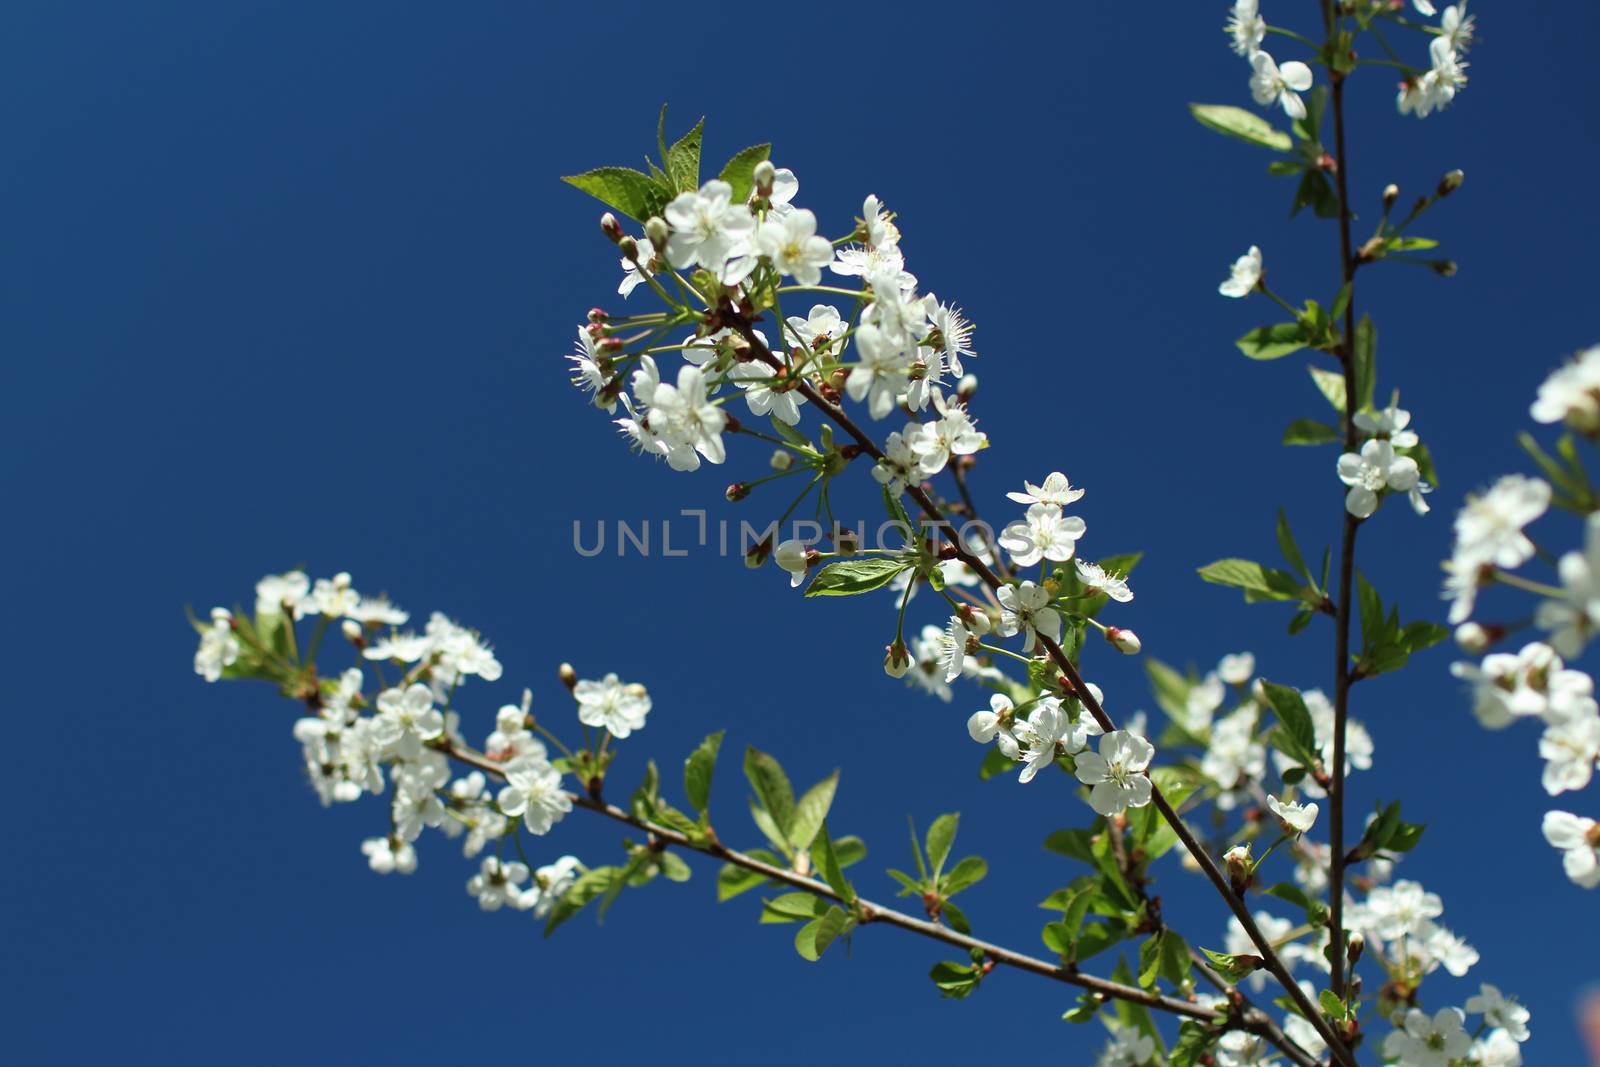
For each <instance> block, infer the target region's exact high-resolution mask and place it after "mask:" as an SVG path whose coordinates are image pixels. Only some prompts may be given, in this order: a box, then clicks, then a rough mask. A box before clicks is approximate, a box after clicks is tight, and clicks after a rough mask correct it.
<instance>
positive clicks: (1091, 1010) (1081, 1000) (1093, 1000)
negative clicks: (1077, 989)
mask: <svg viewBox="0 0 1600 1067" xmlns="http://www.w3.org/2000/svg"><path fill="white" fill-rule="evenodd" d="M1103 1003H1105V1001H1104V999H1102V998H1101V997H1098V996H1096V995H1095V994H1093V993H1082V994H1080V995H1079V996H1078V1006H1077V1007H1076V1008H1073V1009H1071V1010H1070V1011H1068V1012H1067V1013H1066V1014H1065V1015H1063V1016H1061V1018H1062V1019H1064V1020H1066V1021H1067V1022H1069V1023H1086V1022H1088V1021H1089V1020H1090V1019H1093V1018H1094V1017H1095V1013H1096V1012H1098V1011H1099V1010H1100V1005H1101V1004H1103Z"/></svg>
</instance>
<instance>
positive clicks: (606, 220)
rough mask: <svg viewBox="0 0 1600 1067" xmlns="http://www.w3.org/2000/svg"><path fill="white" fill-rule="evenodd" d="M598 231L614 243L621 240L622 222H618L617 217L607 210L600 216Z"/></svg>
mask: <svg viewBox="0 0 1600 1067" xmlns="http://www.w3.org/2000/svg"><path fill="white" fill-rule="evenodd" d="M600 232H601V233H603V234H605V235H606V236H607V237H608V238H610V239H611V243H612V244H616V243H617V242H618V241H620V240H622V223H620V222H618V221H617V217H616V216H615V215H613V214H612V213H611V212H609V211H608V212H606V213H605V214H604V215H601V216H600Z"/></svg>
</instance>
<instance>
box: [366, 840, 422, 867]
mask: <svg viewBox="0 0 1600 1067" xmlns="http://www.w3.org/2000/svg"><path fill="white" fill-rule="evenodd" d="M361 851H362V853H363V854H365V856H366V857H367V866H368V867H371V868H372V869H373V870H374V871H377V872H378V873H379V874H394V873H396V872H398V873H400V874H410V873H411V872H412V871H415V870H416V869H417V850H416V849H414V848H412V847H411V844H410V842H407V841H402V840H400V839H399V838H397V837H369V838H367V839H366V840H365V841H363V842H361Z"/></svg>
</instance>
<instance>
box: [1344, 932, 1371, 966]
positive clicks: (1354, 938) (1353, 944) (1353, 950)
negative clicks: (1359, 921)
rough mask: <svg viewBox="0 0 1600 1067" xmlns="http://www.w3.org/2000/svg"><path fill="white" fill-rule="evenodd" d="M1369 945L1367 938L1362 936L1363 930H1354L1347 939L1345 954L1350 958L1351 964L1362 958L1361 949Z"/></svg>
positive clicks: (1353, 964)
mask: <svg viewBox="0 0 1600 1067" xmlns="http://www.w3.org/2000/svg"><path fill="white" fill-rule="evenodd" d="M1366 947H1367V939H1366V938H1364V937H1362V936H1361V931H1359V930H1352V931H1351V932H1350V936H1349V937H1348V938H1347V939H1346V940H1345V955H1346V956H1347V957H1348V958H1349V960H1350V966H1352V967H1354V966H1355V965H1356V960H1359V959H1360V958H1361V950H1362V949H1364V948H1366Z"/></svg>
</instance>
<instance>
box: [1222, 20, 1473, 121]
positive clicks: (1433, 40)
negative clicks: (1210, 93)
mask: <svg viewBox="0 0 1600 1067" xmlns="http://www.w3.org/2000/svg"><path fill="white" fill-rule="evenodd" d="M1413 2H1414V4H1415V6H1416V9H1417V11H1418V13H1420V14H1422V15H1425V16H1427V17H1429V18H1431V17H1433V16H1434V15H1435V14H1438V12H1437V10H1436V9H1435V7H1434V5H1433V4H1432V3H1430V2H1428V0H1413ZM1345 6H1347V7H1350V8H1353V9H1366V10H1358V12H1357V13H1358V14H1361V15H1363V16H1364V17H1365V18H1367V19H1369V20H1370V19H1375V18H1380V17H1381V18H1386V19H1388V20H1391V21H1393V22H1395V23H1396V24H1398V25H1402V26H1408V27H1411V28H1413V29H1417V30H1419V31H1421V32H1422V33H1423V34H1424V35H1425V36H1427V37H1428V39H1429V40H1428V65H1427V66H1426V67H1413V66H1410V65H1409V64H1406V63H1404V62H1402V61H1401V60H1399V59H1398V58H1397V57H1391V58H1390V59H1389V60H1387V61H1386V62H1387V63H1389V64H1392V65H1393V66H1396V67H1398V68H1400V70H1401V71H1402V77H1401V81H1400V88H1399V91H1398V93H1397V95H1396V97H1395V106H1396V107H1397V108H1398V109H1399V111H1400V114H1402V115H1415V116H1416V117H1417V118H1419V119H1421V118H1427V117H1428V116H1429V115H1431V114H1433V113H1434V112H1435V111H1442V110H1443V109H1444V108H1446V107H1448V106H1449V105H1450V103H1451V102H1452V101H1454V100H1455V98H1456V94H1457V93H1459V92H1460V91H1461V90H1462V89H1464V88H1465V87H1466V84H1467V74H1466V69H1467V60H1466V54H1467V51H1468V49H1470V48H1471V47H1472V37H1473V32H1474V30H1475V29H1476V18H1475V16H1473V15H1469V14H1467V0H1462V2H1461V3H1459V4H1452V5H1450V6H1447V7H1446V8H1445V9H1444V13H1443V14H1442V15H1440V18H1439V25H1438V26H1437V27H1435V26H1430V25H1426V24H1420V23H1415V22H1410V21H1408V20H1406V19H1405V18H1403V17H1401V15H1400V13H1399V11H1398V8H1399V7H1400V5H1399V4H1398V3H1394V2H1391V0H1363V2H1360V3H1356V4H1347V5H1345ZM1260 8H1261V5H1260V0H1235V2H1234V5H1233V9H1232V10H1231V11H1230V13H1229V15H1228V21H1227V25H1226V30H1227V32H1228V36H1229V39H1230V41H1229V43H1230V45H1231V46H1232V48H1233V51H1234V53H1235V54H1236V55H1239V56H1242V57H1243V58H1244V59H1245V60H1246V61H1247V62H1248V63H1249V65H1250V94H1251V96H1252V97H1253V98H1254V99H1255V102H1256V103H1257V104H1260V105H1261V106H1263V107H1272V106H1277V107H1281V108H1282V109H1283V112H1284V114H1286V115H1288V116H1289V117H1290V118H1291V119H1304V118H1305V117H1306V105H1305V101H1304V100H1303V99H1301V96H1300V94H1301V93H1303V92H1306V91H1308V90H1309V89H1310V88H1311V84H1312V80H1313V79H1312V73H1311V68H1310V67H1309V66H1307V65H1306V64H1305V63H1302V62H1300V61H1299V60H1289V61H1288V62H1285V63H1282V64H1280V63H1278V62H1277V61H1276V60H1275V59H1273V57H1272V56H1271V55H1270V54H1269V53H1268V52H1267V51H1266V50H1265V49H1264V48H1263V45H1264V44H1265V43H1266V38H1267V34H1269V33H1283V34H1285V35H1286V37H1287V38H1293V37H1295V36H1296V35H1295V34H1293V33H1290V32H1288V31H1285V30H1283V29H1281V28H1279V27H1274V26H1269V25H1268V24H1267V21H1266V19H1265V18H1263V17H1262V15H1261V10H1260Z"/></svg>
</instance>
